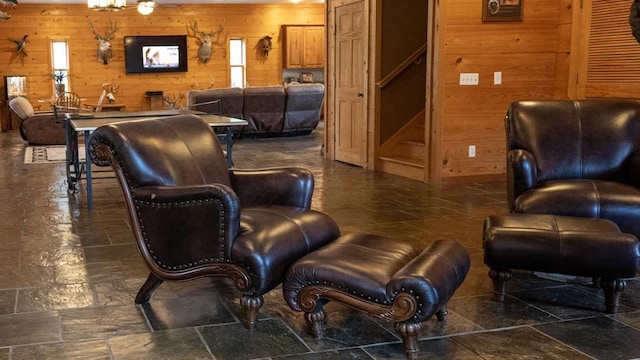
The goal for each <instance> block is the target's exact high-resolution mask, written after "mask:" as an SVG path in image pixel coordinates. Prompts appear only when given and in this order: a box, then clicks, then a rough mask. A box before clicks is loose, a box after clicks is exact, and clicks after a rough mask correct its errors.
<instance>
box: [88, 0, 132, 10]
mask: <svg viewBox="0 0 640 360" xmlns="http://www.w3.org/2000/svg"><path fill="white" fill-rule="evenodd" d="M87 5H88V6H89V9H91V10H96V11H118V10H122V9H124V7H125V6H127V0H87Z"/></svg>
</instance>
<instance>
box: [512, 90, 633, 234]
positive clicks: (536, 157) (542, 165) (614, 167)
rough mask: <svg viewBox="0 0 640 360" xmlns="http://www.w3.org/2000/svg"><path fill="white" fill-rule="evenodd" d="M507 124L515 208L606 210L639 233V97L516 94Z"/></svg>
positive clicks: (599, 213) (597, 214)
mask: <svg viewBox="0 0 640 360" xmlns="http://www.w3.org/2000/svg"><path fill="white" fill-rule="evenodd" d="M505 128H506V133H507V185H508V189H507V196H508V199H507V200H508V204H509V210H510V212H516V213H538V214H555V215H569V216H580V217H591V218H603V219H608V220H611V221H613V222H614V223H616V224H617V225H618V226H619V227H620V229H621V230H622V231H623V232H626V233H631V234H633V235H635V236H636V237H638V238H640V102H638V101H635V100H622V99H602V100H579V101H570V100H560V101H519V102H514V103H512V104H511V106H510V107H509V109H508V111H507V115H506V119H505Z"/></svg>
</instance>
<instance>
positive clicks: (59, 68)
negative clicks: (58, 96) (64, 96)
mask: <svg viewBox="0 0 640 360" xmlns="http://www.w3.org/2000/svg"><path fill="white" fill-rule="evenodd" d="M51 68H52V69H53V72H52V73H51V75H52V82H53V91H54V94H55V87H56V81H55V78H54V77H53V75H54V74H59V73H62V74H63V75H64V78H63V79H62V81H61V82H60V83H61V84H64V87H65V91H70V83H69V42H68V41H67V40H51Z"/></svg>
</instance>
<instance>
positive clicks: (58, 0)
mask: <svg viewBox="0 0 640 360" xmlns="http://www.w3.org/2000/svg"><path fill="white" fill-rule="evenodd" d="M155 1H156V2H157V3H158V4H159V5H163V4H165V5H166V4H176V5H179V4H293V3H299V4H323V3H324V0H298V1H295V0H186V1H180V0H155ZM86 2H87V1H86V0H18V4H85V3H86ZM127 3H129V5H134V4H135V3H136V1H135V0H128V1H127Z"/></svg>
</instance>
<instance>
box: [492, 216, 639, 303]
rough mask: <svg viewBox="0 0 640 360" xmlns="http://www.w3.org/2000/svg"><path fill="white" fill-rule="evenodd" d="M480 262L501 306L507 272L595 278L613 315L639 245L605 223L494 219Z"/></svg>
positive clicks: (564, 218)
mask: <svg viewBox="0 0 640 360" xmlns="http://www.w3.org/2000/svg"><path fill="white" fill-rule="evenodd" d="M483 249H484V262H485V264H486V265H487V266H489V268H490V271H489V276H490V277H491V278H492V280H493V283H494V292H495V293H496V295H497V299H498V300H499V301H503V300H504V295H505V293H506V283H507V281H508V280H509V279H510V278H511V269H521V270H532V271H542V272H549V273H559V274H564V275H575V276H587V277H592V278H599V283H600V286H601V287H602V288H603V289H604V291H605V298H606V299H605V302H606V303H605V305H606V308H607V312H610V313H615V312H616V311H617V308H618V306H619V296H620V293H621V292H622V290H624V287H625V286H626V282H625V280H624V278H629V277H634V276H635V275H636V271H637V269H638V261H639V260H640V244H639V243H638V239H637V238H636V237H635V236H633V235H631V234H626V233H623V232H621V231H620V229H619V228H618V226H617V225H616V224H615V223H613V222H611V221H609V220H605V219H594V218H580V217H570V216H557V215H545V214H508V215H493V216H490V217H488V218H487V219H485V223H484V233H483Z"/></svg>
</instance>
